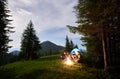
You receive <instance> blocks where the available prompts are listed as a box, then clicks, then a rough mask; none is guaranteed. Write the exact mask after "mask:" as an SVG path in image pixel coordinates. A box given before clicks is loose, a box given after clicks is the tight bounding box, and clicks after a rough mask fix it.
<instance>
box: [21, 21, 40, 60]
mask: <svg viewBox="0 0 120 79" xmlns="http://www.w3.org/2000/svg"><path fill="white" fill-rule="evenodd" d="M40 49H41V45H40V41H39V39H38V37H37V36H36V33H35V30H34V28H33V23H32V21H30V22H29V24H28V26H27V28H26V30H25V31H24V33H23V35H22V41H21V53H20V57H21V58H23V59H26V60H32V59H36V58H37V53H38V51H39V50H40Z"/></svg>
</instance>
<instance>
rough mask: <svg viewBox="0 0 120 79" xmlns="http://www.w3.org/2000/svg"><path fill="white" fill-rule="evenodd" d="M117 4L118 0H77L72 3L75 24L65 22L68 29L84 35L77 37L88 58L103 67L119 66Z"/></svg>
mask: <svg viewBox="0 0 120 79" xmlns="http://www.w3.org/2000/svg"><path fill="white" fill-rule="evenodd" d="M119 4H120V1H119V0H78V4H77V5H76V6H75V7H74V9H75V12H76V15H77V24H78V26H76V27H75V26H68V28H69V29H70V31H71V32H73V33H76V32H77V33H80V34H82V35H84V37H82V38H81V40H82V41H83V42H84V45H85V46H86V47H87V57H88V58H89V59H88V60H89V62H90V63H91V64H92V63H93V64H92V65H93V66H103V67H104V70H105V71H107V70H108V71H109V70H111V69H116V70H117V69H118V68H119V62H120V41H119V40H120V5H119ZM88 60H87V61H88Z"/></svg>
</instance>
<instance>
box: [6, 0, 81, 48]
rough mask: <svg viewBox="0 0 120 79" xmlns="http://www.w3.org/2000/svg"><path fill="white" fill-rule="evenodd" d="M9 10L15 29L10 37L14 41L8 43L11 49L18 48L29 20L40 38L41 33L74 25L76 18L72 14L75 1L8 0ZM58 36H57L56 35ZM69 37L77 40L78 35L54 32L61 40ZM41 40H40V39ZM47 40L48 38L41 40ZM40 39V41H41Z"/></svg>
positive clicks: (67, 32) (65, 31)
mask: <svg viewBox="0 0 120 79" xmlns="http://www.w3.org/2000/svg"><path fill="white" fill-rule="evenodd" d="M8 1H9V5H8V6H9V9H10V10H11V15H12V17H11V18H12V19H13V22H12V26H13V27H15V29H14V30H15V31H16V32H15V34H12V35H11V38H12V39H13V40H14V41H13V42H11V43H10V45H12V46H13V48H19V47H20V41H21V36H22V33H23V31H24V29H25V28H26V26H27V24H28V23H29V20H32V21H33V24H34V26H35V30H36V32H37V35H38V36H39V37H40V35H42V34H43V33H42V32H45V31H46V30H49V29H54V28H58V29H59V28H64V27H66V25H76V24H75V21H76V16H75V13H73V7H74V6H75V5H76V3H77V0H36V1H35V0H8ZM56 34H58V35H56ZM66 35H70V36H71V37H73V38H76V37H77V38H79V35H73V34H71V33H69V31H68V30H64V31H63V32H56V33H55V34H54V38H56V37H57V36H59V37H61V38H63V37H65V36H66ZM40 39H41V38H40ZM42 39H48V38H42ZM42 39H41V40H42Z"/></svg>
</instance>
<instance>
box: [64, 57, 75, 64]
mask: <svg viewBox="0 0 120 79" xmlns="http://www.w3.org/2000/svg"><path fill="white" fill-rule="evenodd" d="M66 64H67V65H73V64H74V63H73V61H72V60H70V59H69V58H67V59H66Z"/></svg>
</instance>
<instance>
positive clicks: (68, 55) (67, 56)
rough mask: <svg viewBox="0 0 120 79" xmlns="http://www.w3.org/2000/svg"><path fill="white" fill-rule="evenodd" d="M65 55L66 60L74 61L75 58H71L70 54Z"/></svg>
mask: <svg viewBox="0 0 120 79" xmlns="http://www.w3.org/2000/svg"><path fill="white" fill-rule="evenodd" d="M64 55H65V57H66V58H69V59H70V60H71V61H73V58H72V57H71V55H70V54H69V53H68V52H64Z"/></svg>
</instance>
